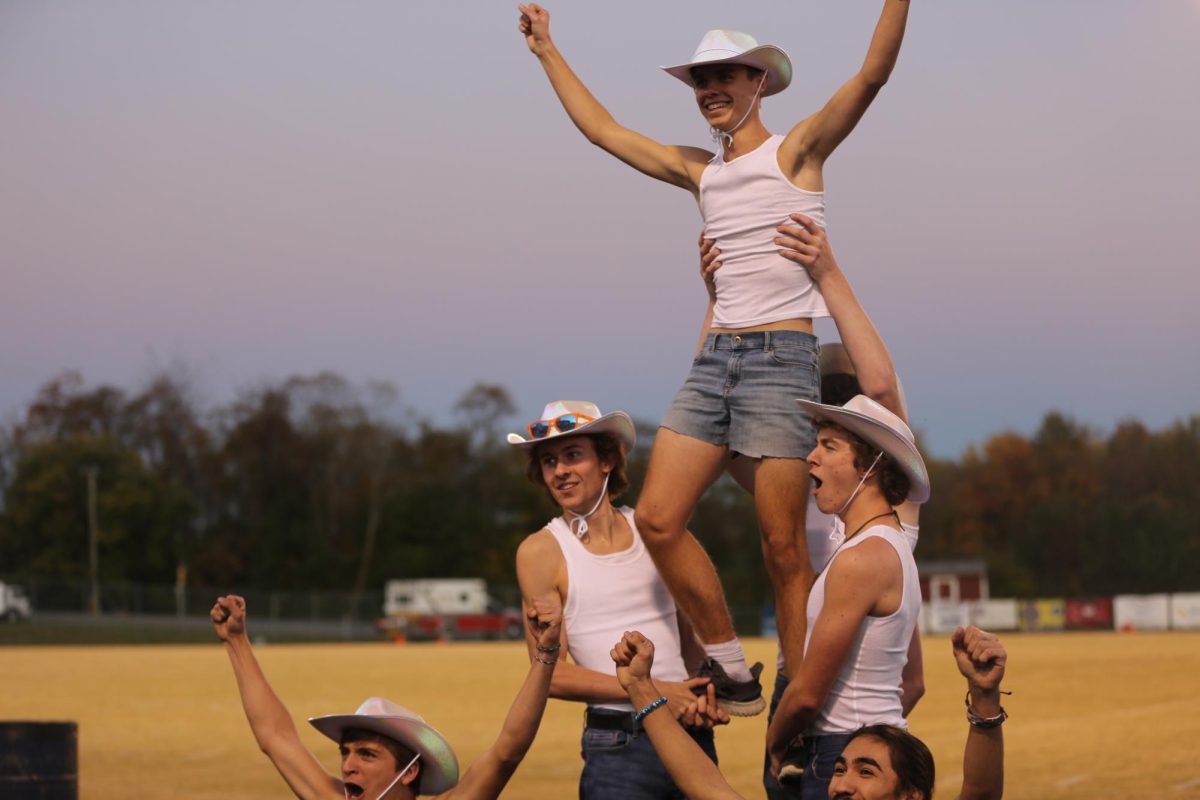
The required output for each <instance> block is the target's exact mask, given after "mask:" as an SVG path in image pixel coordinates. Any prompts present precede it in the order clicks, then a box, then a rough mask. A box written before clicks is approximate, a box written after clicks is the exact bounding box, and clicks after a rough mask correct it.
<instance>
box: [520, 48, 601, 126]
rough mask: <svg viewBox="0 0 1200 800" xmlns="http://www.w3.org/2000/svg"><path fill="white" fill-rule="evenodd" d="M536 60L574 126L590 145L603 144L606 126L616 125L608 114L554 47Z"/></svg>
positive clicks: (547, 49)
mask: <svg viewBox="0 0 1200 800" xmlns="http://www.w3.org/2000/svg"><path fill="white" fill-rule="evenodd" d="M538 61H539V62H540V63H541V65H542V69H544V70H545V71H546V77H547V78H549V79H550V85H551V86H552V87H554V93H555V94H557V95H558V99H559V102H561V103H562V106H563V109H564V110H566V112H567V116H569V117H570V118H571V121H572V122H573V123H575V127H576V128H578V129H579V131H580V133H582V134H583V135H584V136H586V137H587V139H588V141H590V142H591V143H592V144H596V145H601V146H603V144H602V143H603V140H604V133H605V131H606V129H608V128H609V127H610V126H614V125H616V120H614V119H613V116H612V114H610V113H608V109H606V108H605V107H604V106H602V105H601V104H600V101H598V100H597V99H596V98H595V97H594V96H593V95H592V93H591V92H590V91H589V90H588V88H587V87H586V86H584V85H583V81H581V80H579V76H577V75H576V74H575V72H574V70H572V69H571V67H570V66H569V65H568V64H567V62H566V59H564V58H563V56H562V53H560V52H559V51H558V48H557V47H554V46H553V45H551V46H550V47H548V48H546V50H545V52H543V53H541V54H539V55H538Z"/></svg>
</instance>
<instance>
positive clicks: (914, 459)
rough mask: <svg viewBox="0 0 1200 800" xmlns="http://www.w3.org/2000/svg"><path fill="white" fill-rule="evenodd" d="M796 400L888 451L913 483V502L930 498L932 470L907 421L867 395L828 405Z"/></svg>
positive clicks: (910, 492) (813, 414)
mask: <svg viewBox="0 0 1200 800" xmlns="http://www.w3.org/2000/svg"><path fill="white" fill-rule="evenodd" d="M796 402H797V403H799V404H800V406H801V407H802V408H803V409H804V410H805V411H807V412H808V413H809V415H810V416H811V417H812V418H813V419H814V420H820V419H824V420H829V421H830V422H833V423H835V424H837V425H840V426H841V427H843V428H845V429H846V430H848V431H850V432H851V433H853V434H854V435H855V436H858V437H859V438H861V439H863V440H864V441H866V442H867V443H869V444H873V445H875V446H876V447H878V448H879V449H880V450H882V451H883V452H885V453H887V454H888V457H890V458H891V459H892V460H893V461H895V462H896V464H897V465H898V466H899V467H900V469H901V470H902V471H903V472H904V474H905V475H907V476H908V479H909V481H911V483H912V486H911V487H910V488H909V490H908V499H909V500H910V501H911V502H913V503H924V502H925V501H926V500H928V499H929V471H928V470H927V469H926V468H925V459H923V458H921V452H920V451H919V450H917V443H916V441H915V440H914V438H913V434H912V430H911V429H909V427H908V425H906V424H904V420H902V419H900V418H899V417H898V416H896V415H895V414H893V413H892V412H891V411H888V410H887V409H886V408H884V407H883V406H881V405H879V403H876V402H875V401H874V400H872V399H871V398H869V397H867V396H866V395H864V394H860V395H856V396H855V397H852V398H851V399H850V402H848V403H846V405H844V406H828V405H825V404H824V403H814V402H813V401H812V400H797V401H796Z"/></svg>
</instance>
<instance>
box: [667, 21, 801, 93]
mask: <svg viewBox="0 0 1200 800" xmlns="http://www.w3.org/2000/svg"><path fill="white" fill-rule="evenodd" d="M704 64H745V65H746V66H748V67H754V68H755V69H761V70H762V71H763V72H765V73H767V85H766V87H765V88H764V89H763V93H762V96H763V97H768V96H770V95H773V94H778V93H779V92H782V91H783V90H784V89H786V88H787V87H788V84H790V83H791V82H792V60H791V59H790V58H788V54H787V53H785V52H784V51H783V48H780V47H776V46H775V45H773V44H762V45H760V44H759V43H758V40H757V39H755V38H754V37H753V36H751V35H750V34H748V33H742V32H741V31H731V30H726V29H724V28H719V29H717V30H712V31H709V32H708V33H706V34H704V38H702V39H701V40H700V44H699V45H697V46H696V52H695V53H693V54H692V60H691V61H688V62H687V63H685V64H678V65H676V66H674V67H661V69H662V70H663V71H664V72H666V73H668V74H670V75H673V76H675V77H676V78H678V79H679V80H681V81H683V82H684V83H686V84H687V85H688V86H693V85H694V84H693V82H692V68H693V67H699V66H702V65H704Z"/></svg>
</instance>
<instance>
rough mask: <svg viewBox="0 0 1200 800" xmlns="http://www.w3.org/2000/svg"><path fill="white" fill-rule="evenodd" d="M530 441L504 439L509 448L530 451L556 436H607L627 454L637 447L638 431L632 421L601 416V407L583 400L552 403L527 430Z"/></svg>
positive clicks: (623, 415) (623, 416)
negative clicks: (612, 438) (615, 441)
mask: <svg viewBox="0 0 1200 800" xmlns="http://www.w3.org/2000/svg"><path fill="white" fill-rule="evenodd" d="M526 429H527V431H528V433H529V438H528V439H526V438H525V437H524V436H521V435H520V434H517V433H510V434H509V435H508V437H507V441H508V443H509V444H511V445H514V446H516V447H522V448H526V449H528V448H530V447H535V446H537V444H538V442H544V441H546V440H547V439H554V438H557V437H559V436H574V435H577V434H581V433H609V434H612V435H613V436H615V437H616V438H617V441H618V442H620V443H621V446H622V447H623V448H624V449H625V452H626V453H629V452H631V451H632V450H633V446H634V445H635V444H637V431H636V429H635V428H634V426H633V420H632V419H630V417H629V415H628V414H626V413H625V412H624V411H613V412H610V413H608V414H601V413H600V407H599V406H597V405H596V404H595V403H589V402H587V401H584V400H555V401H553V402H550V403H547V404H546V407H545V408H543V409H542V416H541V417H540V418H538V419H536V420H534V421H533V422H531V423H529V425H527V426H526Z"/></svg>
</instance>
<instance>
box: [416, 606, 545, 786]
mask: <svg viewBox="0 0 1200 800" xmlns="http://www.w3.org/2000/svg"><path fill="white" fill-rule="evenodd" d="M526 621H527V622H528V625H527V627H528V629H529V630H530V631H532V632H533V634H534V636H535V637H536V638H535V641H536V642H537V644H538V645H539V646H540V647H541V648H543V650H542V651H540V652H541V654H542V658H545V659H546V660H547V661H552V660H553V659H554V656H555V655H556V654H557V653H558V652H560V651H559V650H556V649H555V648H557V647H559V634H560V632H561V631H562V604H561V603H559V601H558V596H557V595H555V594H549V595H545V596H543V597H540V598H537V599H535V600H534V601H533V602H532V603H531V604H530V607H529V608H528V610H527V611H526ZM546 651H551V653H552V654H547V653H546ZM553 675H554V665H553V664H546V663H544V662H542V661H538V660H537V659H530V662H529V672H527V673H526V675H525V682H524V683H522V684H521V688H520V690H519V691H518V692H517V696H516V699H514V700H513V704H512V706H511V707H510V708H509V710H508V716H506V717H505V718H504V725H503V726H502V727H501V728H500V735H499V736H498V737H496V741H495V743H493V744H492V746H491V747H489V748H488V749H487V750H485V751H484V752H483V754H482V755H480V756H479V758H477V759H475V761H474V763H472V764H471V766H470V767H469V768H468V769H467V771H466V772H465V773H464V774H463V776H462V778H461V779H460V780H459V782H458V785H457V786H455V787H454V788H453V789H450V790H449V791H447V792H444V793H443V794H442V795H440V796H441V797H446V798H449V797H453V798H455V800H493V799H494V798H496V797H499V796H500V792H501V791H503V789H504V787H505V785H507V783H508V780H509V778H511V777H512V776H513V773H515V772H516V771H517V767H519V766H520V765H521V760H522V759H524V758H525V754H526V753H528V752H529V748H530V746H531V745H532V744H533V740H534V737H536V736H537V732H538V727H540V726H541V724H542V714H543V713H544V712H545V710H546V698H547V697H549V695H550V680H551V677H552V676H553Z"/></svg>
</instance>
